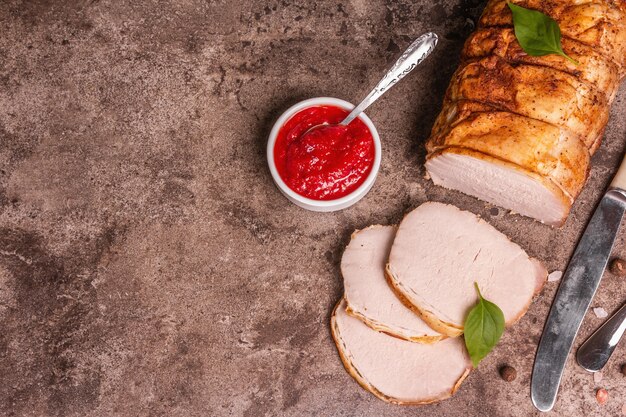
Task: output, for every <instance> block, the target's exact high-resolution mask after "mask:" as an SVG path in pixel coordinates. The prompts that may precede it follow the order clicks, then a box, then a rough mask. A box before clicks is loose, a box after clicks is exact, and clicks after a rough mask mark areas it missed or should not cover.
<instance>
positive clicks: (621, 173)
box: [611, 157, 626, 190]
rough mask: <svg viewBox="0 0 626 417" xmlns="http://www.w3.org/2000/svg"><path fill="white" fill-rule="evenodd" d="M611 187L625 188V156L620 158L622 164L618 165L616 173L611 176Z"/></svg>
mask: <svg viewBox="0 0 626 417" xmlns="http://www.w3.org/2000/svg"><path fill="white" fill-rule="evenodd" d="M611 188H620V189H622V190H626V157H624V159H622V164H621V165H620V166H619V169H618V170H617V174H615V176H614V177H613V181H611Z"/></svg>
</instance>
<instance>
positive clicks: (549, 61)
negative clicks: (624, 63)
mask: <svg viewBox="0 0 626 417" xmlns="http://www.w3.org/2000/svg"><path fill="white" fill-rule="evenodd" d="M561 45H562V46H563V51H565V53H566V54H567V55H569V56H570V57H572V58H573V59H575V60H576V61H578V63H579V64H578V65H576V64H574V63H573V62H571V61H569V60H567V59H563V57H562V56H560V55H554V54H551V55H544V56H531V55H528V54H526V52H524V50H523V49H522V47H521V46H520V44H519V42H518V41H517V39H516V38H515V33H514V32H513V29H512V28H501V27H492V28H484V29H479V30H477V31H476V32H474V33H472V34H471V35H470V37H469V38H468V39H467V41H466V42H465V46H464V48H463V56H462V59H463V60H465V61H473V60H476V59H480V58H484V57H487V56H491V55H495V56H498V57H500V58H502V59H505V60H506V61H508V62H510V63H512V64H518V63H521V64H531V65H540V66H543V67H549V68H554V69H555V70H559V71H563V72H565V73H567V74H571V75H572V76H574V77H580V81H583V82H586V83H588V84H589V85H591V86H592V87H594V88H596V89H597V90H598V91H600V92H602V93H603V94H604V95H605V97H606V98H607V101H608V102H611V101H612V100H613V98H614V97H615V94H616V93H617V88H618V86H619V80H620V75H619V67H618V66H617V64H615V63H614V62H613V61H611V60H608V59H606V58H605V57H604V56H602V55H601V54H599V53H598V52H596V51H595V50H594V48H592V47H590V46H587V45H585V44H582V43H580V42H576V41H574V40H572V39H569V38H562V39H561Z"/></svg>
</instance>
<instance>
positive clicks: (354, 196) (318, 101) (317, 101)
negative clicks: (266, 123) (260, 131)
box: [267, 97, 382, 209]
mask: <svg viewBox="0 0 626 417" xmlns="http://www.w3.org/2000/svg"><path fill="white" fill-rule="evenodd" d="M324 104H327V105H333V106H337V107H341V108H343V109H346V110H352V109H353V108H354V107H355V106H354V104H352V103H350V102H348V101H345V100H342V99H339V98H334V97H314V98H309V99H306V100H303V101H300V102H298V103H296V104H294V105H293V106H291V107H289V108H288V109H287V110H286V111H285V112H284V113H283V114H282V115H281V116H280V117H279V118H278V120H276V123H274V127H272V130H271V132H270V136H269V140H268V141H267V163H268V165H269V168H270V172H271V174H272V178H273V179H274V182H275V183H276V185H277V186H278V188H279V189H280V190H281V191H282V192H283V193H284V194H285V195H287V196H288V197H289V198H290V199H293V200H296V201H299V202H301V203H303V204H305V205H309V206H313V207H317V208H326V209H331V208H333V207H335V206H342V205H344V204H349V203H350V202H352V200H355V201H353V202H352V204H354V203H356V202H357V201H359V200H360V199H361V198H362V197H363V195H361V193H362V192H363V191H369V189H370V188H371V186H372V185H373V183H374V181H375V180H376V176H377V175H378V170H379V169H380V161H381V150H382V149H381V145H380V136H379V135H378V131H377V130H376V127H375V126H374V123H373V122H372V120H371V119H370V118H369V117H367V115H366V114H365V113H364V112H362V113H361V114H360V115H359V119H361V121H363V123H365V125H366V126H367V128H368V129H369V131H370V133H371V134H372V138H373V140H374V163H373V164H372V169H371V171H370V173H369V175H368V176H367V178H366V179H365V181H363V183H362V184H361V185H359V187H358V188H356V189H355V190H354V191H352V192H351V193H350V194H348V195H345V196H343V197H339V198H337V199H334V200H314V199H312V198H307V197H304V196H303V195H300V194H298V193H297V192H295V191H294V190H292V189H291V188H289V186H288V185H287V184H286V183H285V182H284V181H283V179H282V178H281V177H280V174H279V173H278V169H276V162H275V161H274V145H275V144H276V138H277V136H278V131H279V130H280V128H281V127H282V126H283V125H284V124H285V123H286V122H287V120H289V119H290V118H291V116H293V115H294V114H296V113H297V112H299V111H300V110H303V109H305V108H307V107H313V106H320V105H324ZM301 207H302V206H301ZM344 208H347V207H344Z"/></svg>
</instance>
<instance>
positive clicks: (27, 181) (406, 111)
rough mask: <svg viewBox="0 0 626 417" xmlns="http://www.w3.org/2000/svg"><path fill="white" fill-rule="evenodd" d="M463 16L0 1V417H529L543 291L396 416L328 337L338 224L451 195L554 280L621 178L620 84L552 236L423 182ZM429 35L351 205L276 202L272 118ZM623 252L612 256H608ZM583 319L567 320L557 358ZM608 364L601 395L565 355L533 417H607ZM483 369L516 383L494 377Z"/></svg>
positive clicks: (461, 3)
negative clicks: (425, 402)
mask: <svg viewBox="0 0 626 417" xmlns="http://www.w3.org/2000/svg"><path fill="white" fill-rule="evenodd" d="M481 9H482V5H481V2H480V1H475V0H457V1H455V0H435V1H410V0H400V1H382V0H371V1H369V0H335V1H318V2H305V1H293V0H283V1H269V2H264V1H259V0H247V1H241V2H233V1H208V2H205V1H195V0H185V1H170V2H168V1H106V0H101V1H98V0H93V1H86V0H80V1H78V0H77V1H43V0H39V1H15V0H9V1H3V2H1V3H0V329H1V332H0V381H1V383H0V414H1V415H6V416H230V415H232V416H248V417H250V416H382V415H385V416H408V415H420V416H470V415H471V416H473V415H487V416H528V415H538V413H537V412H535V411H534V409H533V408H532V405H531V403H530V399H529V378H530V370H531V366H532V362H533V355H534V352H535V349H536V345H537V342H538V339H539V336H540V333H541V329H542V325H543V322H544V320H545V317H546V314H547V311H548V308H549V305H550V302H551V300H552V297H553V294H554V292H555V289H556V284H555V283H549V284H547V285H546V288H545V290H544V292H543V294H542V295H541V296H539V297H538V299H537V301H536V302H535V303H534V304H533V306H532V307H531V309H530V311H529V312H528V314H527V315H526V316H525V317H524V318H523V320H522V321H521V322H520V323H519V324H517V325H516V326H515V327H513V328H512V329H510V330H508V331H507V332H506V334H505V335H504V337H503V339H502V341H501V343H500V345H499V346H498V347H497V348H496V349H495V351H494V352H493V354H491V355H490V356H489V357H488V358H487V359H486V360H485V361H483V363H481V365H480V367H479V368H478V370H477V371H475V372H474V373H472V374H471V376H470V377H469V378H468V379H467V381H466V382H465V384H464V385H463V386H462V388H461V389H460V391H459V392H458V394H457V395H456V396H455V397H454V398H452V399H450V400H447V401H444V402H442V403H440V404H437V405H431V406H423V407H400V406H393V405H388V404H385V403H383V402H381V401H380V400H378V399H376V398H375V397H373V396H372V395H371V394H369V393H368V392H366V391H364V390H362V389H361V388H360V387H359V386H358V385H357V384H356V383H355V382H354V381H353V380H352V379H351V378H350V377H349V376H348V374H347V373H346V372H345V371H344V369H343V367H342V364H341V362H340V360H339V358H338V355H337V352H336V349H335V346H334V344H333V342H332V340H331V337H330V332H329V328H328V319H329V314H330V311H331V308H332V307H333V305H334V303H335V302H336V301H337V299H338V298H339V297H340V294H341V291H342V284H341V279H340V276H339V272H338V262H339V259H340V256H341V253H342V248H343V247H344V245H345V244H346V242H347V240H348V237H349V235H350V233H351V232H352V231H353V230H354V229H355V228H362V227H364V226H367V225H369V224H371V223H382V224H390V223H395V222H397V221H398V220H399V219H400V218H401V217H402V215H403V213H404V212H406V211H408V210H410V209H411V208H413V207H415V206H417V205H419V204H420V203H422V202H424V201H427V200H433V201H443V202H450V203H453V204H456V205H458V206H459V207H461V208H463V209H469V210H471V211H474V212H475V213H478V214H480V215H481V216H483V217H484V218H485V219H486V220H488V221H489V222H491V223H492V224H494V225H495V226H496V227H497V228H499V229H500V230H502V231H503V232H505V233H507V234H508V235H509V236H510V237H511V238H512V239H513V240H515V241H516V242H518V243H519V244H521V245H522V246H523V247H524V248H526V249H527V250H528V251H529V252H530V254H532V255H533V256H536V257H538V258H540V259H543V260H544V261H545V263H546V264H547V266H548V267H549V268H550V270H555V269H560V270H562V269H564V267H565V265H566V262H567V259H568V257H569V255H570V253H571V251H572V250H573V247H574V245H575V242H576V240H577V237H578V236H579V234H580V233H581V231H582V228H583V226H584V223H585V221H586V220H587V219H588V217H589V215H590V213H591V211H592V209H593V207H594V205H595V204H596V202H597V200H598V198H599V196H600V195H601V193H602V191H603V190H604V188H605V187H606V185H607V184H608V182H609V180H610V177H611V175H612V173H613V172H614V171H615V169H616V167H617V165H618V163H619V160H620V158H621V156H622V152H623V149H624V143H625V141H626V121H625V119H626V108H625V106H624V101H625V100H626V91H625V90H624V88H622V90H621V92H620V94H619V95H618V97H617V99H616V101H615V103H614V105H613V109H612V114H611V121H610V123H609V126H608V128H607V133H606V138H605V140H604V143H603V145H602V147H601V148H600V149H599V151H598V152H597V154H596V155H595V156H594V158H593V162H594V164H593V169H592V171H591V176H590V179H589V183H588V185H587V187H586V188H585V190H584V192H583V194H582V196H581V197H580V199H579V200H578V202H577V203H576V205H575V207H574V210H573V212H572V214H571V216H570V218H569V220H568V221H567V223H566V225H565V226H564V227H563V228H561V229H551V228H549V227H547V226H543V225H541V224H538V223H536V222H533V221H531V220H529V219H525V218H521V217H519V216H516V215H510V214H507V213H505V212H504V211H503V210H498V209H497V208H495V207H493V206H490V205H488V204H485V203H482V202H479V201H477V200H475V199H473V198H471V197H468V196H464V195H462V194H459V193H456V192H448V191H445V190H443V189H441V188H437V187H435V186H433V185H432V184H431V183H430V182H429V181H427V180H426V179H424V168H423V160H424V149H423V142H424V139H425V138H426V137H427V135H428V133H429V130H430V127H431V125H432V123H433V120H434V118H435V116H436V114H437V112H438V110H439V108H440V105H441V100H442V95H443V92H444V89H445V87H446V85H447V83H448V80H449V77H450V75H451V74H452V72H453V71H454V69H455V67H456V65H457V63H458V55H459V51H460V48H461V46H462V43H463V40H464V38H465V37H466V36H467V35H468V33H469V32H470V31H471V30H472V28H473V22H474V19H475V18H476V17H477V16H478V14H479V13H480V10H481ZM427 30H434V31H436V32H437V33H438V34H439V35H440V36H441V42H440V45H439V47H438V48H437V50H436V51H435V53H434V54H433V56H432V57H431V58H429V59H428V60H427V62H426V63H425V64H424V65H423V66H422V67H420V69H419V70H417V71H415V73H413V74H411V75H410V76H409V77H408V78H407V79H406V80H405V81H403V82H402V83H400V84H399V85H398V86H397V87H396V88H395V89H394V90H393V91H392V92H390V93H389V94H387V95H386V96H385V97H384V98H383V99H382V100H380V102H378V103H377V104H376V105H374V106H373V107H372V108H371V109H370V110H369V111H368V115H369V116H370V117H371V118H372V119H373V120H374V122H375V123H376V125H377V127H378V130H379V132H380V134H381V137H382V141H383V152H384V154H383V160H382V167H381V171H380V175H379V178H378V180H377V182H376V184H375V186H374V188H373V189H372V191H371V192H370V193H369V195H368V196H367V197H366V198H365V199H364V200H363V201H362V202H360V203H359V204H357V205H356V206H354V207H352V208H350V209H348V210H344V211H341V212H338V213H332V214H314V213H309V212H305V211H303V210H301V209H298V208H297V207H295V206H293V205H291V204H289V203H288V202H287V200H286V199H285V198H283V197H282V196H281V195H280V193H279V192H278V190H277V189H276V188H275V187H274V185H273V183H272V180H271V177H270V175H269V172H268V170H267V168H266V161H265V158H264V152H265V149H264V146H265V141H266V137H267V134H268V132H269V129H270V128H271V125H272V123H273V121H274V120H275V118H276V117H277V116H278V115H279V114H280V113H281V111H283V110H285V109H286V108H287V107H288V106H289V105H291V104H293V103H295V102H297V101H299V100H301V99H304V98H308V97H314V96H325V95H327V96H335V97H339V98H343V99H347V100H350V101H358V100H359V99H360V98H361V97H362V96H363V95H364V94H365V93H366V92H367V91H368V90H369V88H370V87H371V86H372V85H374V84H375V82H376V81H377V80H378V79H379V77H380V76H381V74H382V73H383V72H384V70H385V69H386V68H387V66H388V65H389V64H390V63H391V62H392V61H393V60H394V59H395V58H396V56H397V55H398V53H399V52H400V50H401V49H403V48H404V47H405V46H407V45H408V44H409V43H410V41H411V40H412V39H414V38H415V37H417V36H418V35H419V34H421V33H423V32H425V31H427ZM623 242H624V236H620V240H619V242H618V245H617V247H616V250H615V251H616V253H617V254H621V255H624V256H626V247H625V246H624V243H623ZM625 295H626V279H625V278H618V277H615V276H612V275H611V274H608V273H607V276H606V277H605V280H604V281H603V283H602V286H601V288H600V291H599V294H598V296H597V298H596V299H595V300H594V303H593V304H594V306H602V307H604V308H605V309H606V310H607V311H609V312H611V311H612V310H614V309H615V308H617V307H618V306H619V305H620V304H621V302H622V301H623V300H624V298H625V297H624V296H625ZM601 322H602V320H600V319H598V318H596V317H595V316H594V315H593V314H592V313H590V314H588V317H587V318H586V320H585V322H584V327H583V329H582V334H581V338H579V339H578V340H577V344H579V343H580V342H581V340H582V336H585V335H588V334H589V333H590V332H591V331H592V330H593V329H595V328H596V327H597V326H598V325H599V324H600V323H601ZM624 353H625V350H624V348H623V347H620V348H619V349H618V351H617V352H616V354H615V356H614V358H613V359H612V360H611V362H610V363H609V365H608V366H607V368H606V369H605V372H604V380H603V381H601V382H600V383H599V384H594V382H593V379H592V377H591V375H590V374H587V373H585V372H584V371H582V370H581V369H580V368H578V367H577V366H576V365H575V364H574V362H573V360H572V361H570V363H569V366H568V367H567V370H566V372H565V376H564V383H563V386H562V390H561V394H560V397H559V401H558V403H557V406H556V409H555V412H554V413H553V415H563V416H600V415H602V416H604V415H619V414H620V413H621V409H622V406H623V404H624V403H625V402H626V397H625V396H624V390H625V389H626V377H623V376H622V375H621V374H620V371H619V366H620V365H621V363H622V362H623V361H626V358H625V357H624ZM504 363H508V364H511V365H512V366H514V367H515V368H517V370H518V373H519V377H518V379H517V380H516V381H514V382H511V383H505V382H504V381H502V380H501V379H500V378H499V377H498V374H497V368H498V366H500V365H502V364H504ZM416 377H427V376H420V375H417V376H416ZM599 386H603V387H606V388H607V389H608V390H609V395H610V399H609V403H608V404H607V405H606V406H605V407H600V406H598V405H597V404H596V402H595V398H594V390H595V388H597V387H599Z"/></svg>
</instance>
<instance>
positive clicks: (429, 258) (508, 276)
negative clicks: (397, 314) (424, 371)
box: [387, 202, 547, 337]
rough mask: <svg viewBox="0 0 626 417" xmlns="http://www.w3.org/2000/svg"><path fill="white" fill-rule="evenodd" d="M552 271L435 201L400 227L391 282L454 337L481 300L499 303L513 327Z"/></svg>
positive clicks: (471, 216) (393, 250) (389, 275)
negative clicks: (479, 298)
mask: <svg viewBox="0 0 626 417" xmlns="http://www.w3.org/2000/svg"><path fill="white" fill-rule="evenodd" d="M546 278H547V271H546V269H545V268H544V267H543V266H541V264H540V263H539V262H538V261H536V260H533V259H531V258H529V257H528V255H527V254H526V253H525V252H524V250H523V249H522V248H520V247H519V246H518V245H517V244H515V243H513V242H511V241H510V240H509V239H508V238H507V237H506V236H505V235H504V234H502V233H500V232H499V231H498V230H496V229H495V228H494V227H492V226H491V225H489V224H488V223H486V222H485V221H484V220H481V219H480V218H479V217H477V216H476V215H474V214H473V213H470V212H467V211H461V210H459V209H458V208H457V207H454V206H451V205H447V204H442V203H434V202H429V203H425V204H422V205H421V206H419V207H418V208H416V209H415V210H413V211H412V212H410V213H409V214H407V215H406V217H405V218H404V219H403V220H402V223H400V226H399V228H398V232H397V233H396V238H395V239H394V242H393V245H392V247H391V253H390V255H389V263H388V265H387V279H388V281H389V284H390V285H391V286H392V287H393V289H394V290H395V291H396V292H397V293H398V295H399V296H400V297H403V298H404V299H405V300H406V301H408V302H409V303H410V305H411V306H412V307H413V308H414V311H416V312H417V313H418V314H420V316H421V317H422V318H423V319H424V321H426V322H427V323H428V324H429V325H430V326H431V327H432V328H433V329H435V330H436V331H438V332H440V333H443V334H445V335H448V336H450V337H455V336H459V335H460V334H462V333H463V323H464V321H465V318H466V316H467V313H468V312H469V310H470V309H471V308H472V307H473V306H474V305H475V304H476V302H477V299H478V296H477V294H476V290H475V288H474V283H477V284H478V287H479V288H480V291H481V293H482V294H483V296H484V297H485V298H486V299H488V300H490V301H492V302H494V303H495V304H496V305H498V306H499V307H500V308H501V309H502V312H503V313H504V318H505V321H506V324H507V325H510V324H512V323H514V322H516V321H517V320H518V319H519V318H520V317H521V316H522V315H523V314H524V313H525V312H526V310H527V309H528V306H529V305H530V302H531V301H532V298H533V295H534V294H535V293H536V291H537V290H538V289H539V288H540V287H541V285H542V283H543V282H545V280H546Z"/></svg>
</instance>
